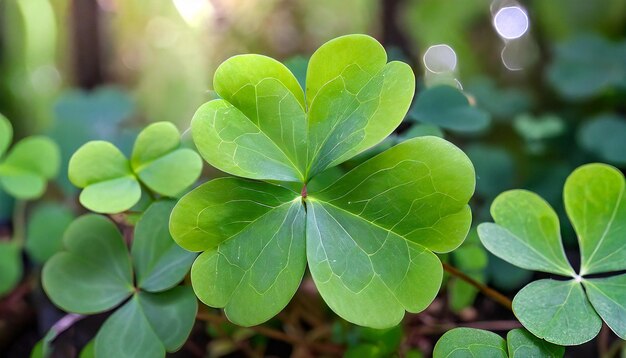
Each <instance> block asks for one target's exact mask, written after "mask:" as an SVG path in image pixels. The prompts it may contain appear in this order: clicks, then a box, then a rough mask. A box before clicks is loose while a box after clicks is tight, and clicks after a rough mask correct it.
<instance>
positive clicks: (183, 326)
mask: <svg viewBox="0 0 626 358" xmlns="http://www.w3.org/2000/svg"><path fill="white" fill-rule="evenodd" d="M197 309H198V304H197V300H196V298H195V296H194V295H193V291H192V290H191V288H189V287H185V286H179V287H176V288H174V289H172V290H169V291H167V292H161V293H146V292H140V293H138V294H135V295H134V296H133V297H132V298H131V299H130V300H129V301H128V302H126V304H124V306H122V307H121V308H120V309H118V310H117V311H116V312H115V313H114V314H113V315H112V316H111V317H109V319H107V321H106V322H105V323H104V325H103V326H102V328H100V331H99V332H98V334H97V335H96V339H95V346H94V350H95V353H96V356H98V357H129V358H130V357H137V356H145V357H165V352H166V351H167V352H174V351H176V350H178V349H179V348H180V347H181V346H182V345H183V343H184V342H185V340H186V339H187V337H188V336H189V333H190V332H191V328H192V326H193V323H194V321H195V316H196V312H197Z"/></svg>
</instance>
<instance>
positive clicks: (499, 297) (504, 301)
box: [443, 262, 513, 311]
mask: <svg viewBox="0 0 626 358" xmlns="http://www.w3.org/2000/svg"><path fill="white" fill-rule="evenodd" d="M443 269H444V270H446V271H447V272H448V273H449V274H451V275H453V276H456V277H458V278H460V279H461V280H463V281H465V282H467V283H469V284H470V285H472V286H474V287H475V288H477V289H478V290H479V291H480V292H482V293H483V294H484V295H485V296H487V297H489V298H491V299H492V300H494V301H496V302H498V303H499V304H501V305H502V306H504V307H506V308H507V309H508V310H511V311H512V310H513V303H512V302H511V300H510V299H509V298H508V297H506V296H505V295H503V294H501V293H500V292H498V291H496V290H494V289H493V288H491V287H488V286H487V285H484V284H482V283H480V282H478V281H476V280H474V279H473V278H471V277H469V276H468V275H466V274H464V273H463V272H461V271H459V269H457V268H456V267H454V266H450V265H449V264H447V263H445V262H444V263H443Z"/></svg>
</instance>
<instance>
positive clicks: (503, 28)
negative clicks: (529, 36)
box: [493, 6, 528, 40]
mask: <svg viewBox="0 0 626 358" xmlns="http://www.w3.org/2000/svg"><path fill="white" fill-rule="evenodd" d="M493 26H494V27H495V28H496V31H497V32H498V34H499V35H500V36H501V37H502V38H504V39H507V40H513V39H518V38H520V37H522V36H523V35H524V34H525V33H526V32H527V31H528V15H526V12H525V11H524V10H523V9H522V8H521V7H520V6H507V7H503V8H502V9H500V10H498V12H497V13H496V15H495V16H494V17H493Z"/></svg>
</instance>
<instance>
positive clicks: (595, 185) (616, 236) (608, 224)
mask: <svg viewBox="0 0 626 358" xmlns="http://www.w3.org/2000/svg"><path fill="white" fill-rule="evenodd" d="M625 189H626V181H625V180H624V175H623V174H622V173H621V172H620V171H619V170H617V169H615V168H613V167H611V166H609V165H603V164H589V165H584V166H582V167H580V168H578V169H576V170H575V171H574V172H573V173H572V174H571V175H570V176H569V177H568V178H567V181H566V182H565V187H564V189H563V199H564V201H565V210H566V211H567V215H568V216H569V218H570V220H571V222H572V225H573V226H574V229H575V230H576V234H577V236H578V243H579V245H580V254H581V257H582V263H581V267H580V274H581V275H585V274H592V273H602V272H611V271H619V270H626V244H625V243H624V238H625V237H626V225H624V223H625V222H626V195H624V190H625Z"/></svg>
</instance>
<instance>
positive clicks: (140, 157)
mask: <svg viewBox="0 0 626 358" xmlns="http://www.w3.org/2000/svg"><path fill="white" fill-rule="evenodd" d="M201 170H202V160H201V159H200V156H198V154H197V153H196V152H194V151H193V150H191V149H188V148H181V143H180V133H179V132H178V129H177V128H176V127H175V126H174V125H173V124H172V123H169V122H158V123H154V124H151V125H149V126H148V127H146V128H145V129H144V130H143V131H141V133H139V136H138V137H137V140H136V141H135V145H134V147H133V152H132V155H131V158H130V160H128V159H127V158H126V157H125V156H124V154H122V152H121V151H120V150H119V149H118V148H117V147H115V146H114V145H113V144H111V143H109V142H105V141H91V142H88V143H86V144H84V145H83V146H82V147H80V148H79V149H78V150H77V151H76V153H74V155H73V156H72V158H71V159H70V163H69V178H70V181H71V182H72V183H73V184H74V185H76V186H78V187H79V188H83V191H82V192H81V194H80V202H81V204H83V206H85V207H86V208H87V209H89V210H91V211H95V212H98V213H118V212H122V211H125V210H128V209H130V208H131V207H133V205H135V204H137V202H138V201H139V199H140V198H141V187H142V185H145V186H146V187H147V188H148V190H151V191H154V192H156V193H158V194H161V195H163V196H166V197H175V196H176V195H178V194H180V193H181V192H183V190H185V189H186V188H187V187H189V186H190V185H192V184H193V183H194V182H195V181H196V180H197V179H198V177H199V176H200V172H201Z"/></svg>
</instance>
